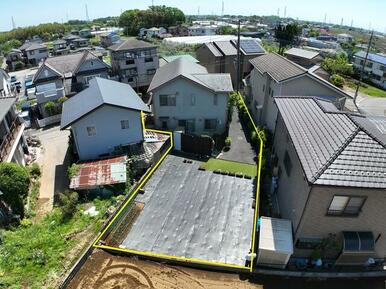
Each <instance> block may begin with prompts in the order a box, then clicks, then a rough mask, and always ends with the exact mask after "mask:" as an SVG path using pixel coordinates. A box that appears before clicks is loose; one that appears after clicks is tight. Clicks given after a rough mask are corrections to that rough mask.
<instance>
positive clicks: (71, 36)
mask: <svg viewBox="0 0 386 289" xmlns="http://www.w3.org/2000/svg"><path fill="white" fill-rule="evenodd" d="M62 39H63V40H64V41H66V43H67V46H71V44H72V42H73V41H74V40H76V39H79V36H78V35H74V34H68V35H66V36H64V37H63V38H62Z"/></svg>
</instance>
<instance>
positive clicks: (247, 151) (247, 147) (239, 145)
mask: <svg viewBox="0 0 386 289" xmlns="http://www.w3.org/2000/svg"><path fill="white" fill-rule="evenodd" d="M229 136H230V137H231V139H232V145H231V148H230V150H229V151H227V152H222V153H221V154H220V155H219V156H218V158H220V159H224V160H229V161H235V162H241V163H247V164H255V163H256V160H255V158H256V153H255V151H254V150H253V148H252V146H251V144H250V143H249V142H248V141H247V138H246V136H245V134H244V130H243V128H242V126H241V123H240V120H239V114H238V112H237V109H233V115H232V121H231V123H230V125H229Z"/></svg>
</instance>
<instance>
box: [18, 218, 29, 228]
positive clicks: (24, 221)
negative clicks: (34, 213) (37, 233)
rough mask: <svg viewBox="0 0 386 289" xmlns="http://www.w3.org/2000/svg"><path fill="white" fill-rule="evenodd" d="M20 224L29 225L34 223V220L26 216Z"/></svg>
mask: <svg viewBox="0 0 386 289" xmlns="http://www.w3.org/2000/svg"><path fill="white" fill-rule="evenodd" d="M20 225H21V226H22V227H29V226H31V225H32V222H31V220H30V219H27V218H24V219H23V220H21V221H20Z"/></svg>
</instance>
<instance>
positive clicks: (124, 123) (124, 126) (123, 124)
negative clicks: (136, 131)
mask: <svg viewBox="0 0 386 289" xmlns="http://www.w3.org/2000/svg"><path fill="white" fill-rule="evenodd" d="M128 128H129V120H127V119H124V120H121V129H128Z"/></svg>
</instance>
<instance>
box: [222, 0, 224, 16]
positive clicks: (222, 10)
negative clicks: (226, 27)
mask: <svg viewBox="0 0 386 289" xmlns="http://www.w3.org/2000/svg"><path fill="white" fill-rule="evenodd" d="M221 17H224V1H222V5H221Z"/></svg>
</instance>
